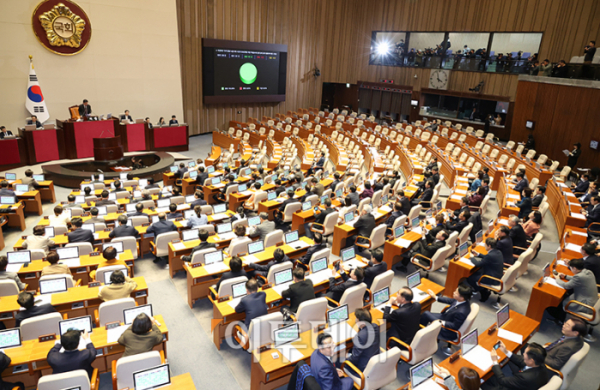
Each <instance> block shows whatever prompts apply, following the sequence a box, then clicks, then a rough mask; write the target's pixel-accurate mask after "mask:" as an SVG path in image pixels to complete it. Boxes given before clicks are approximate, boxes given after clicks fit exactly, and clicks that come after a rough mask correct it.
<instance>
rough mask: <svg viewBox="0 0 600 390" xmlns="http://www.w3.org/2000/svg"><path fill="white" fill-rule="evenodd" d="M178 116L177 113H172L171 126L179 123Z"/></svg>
mask: <svg viewBox="0 0 600 390" xmlns="http://www.w3.org/2000/svg"><path fill="white" fill-rule="evenodd" d="M178 124H179V122H178V121H177V117H176V116H175V115H171V120H170V121H169V126H173V125H178Z"/></svg>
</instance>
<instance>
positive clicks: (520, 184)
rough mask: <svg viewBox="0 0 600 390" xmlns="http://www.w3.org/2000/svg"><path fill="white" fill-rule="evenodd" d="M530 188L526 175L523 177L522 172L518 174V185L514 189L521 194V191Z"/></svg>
mask: <svg viewBox="0 0 600 390" xmlns="http://www.w3.org/2000/svg"><path fill="white" fill-rule="evenodd" d="M528 187H529V182H528V181H527V179H525V175H523V173H522V172H519V173H517V184H516V185H515V187H514V188H513V189H514V190H515V191H517V192H518V193H519V194H520V193H521V191H523V190H524V189H525V188H528Z"/></svg>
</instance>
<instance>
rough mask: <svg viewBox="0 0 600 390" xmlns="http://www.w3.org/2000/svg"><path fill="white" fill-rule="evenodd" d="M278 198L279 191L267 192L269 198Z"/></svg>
mask: <svg viewBox="0 0 600 390" xmlns="http://www.w3.org/2000/svg"><path fill="white" fill-rule="evenodd" d="M275 199H277V193H276V192H275V191H271V192H269V193H268V194H267V200H275Z"/></svg>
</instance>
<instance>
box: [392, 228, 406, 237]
mask: <svg viewBox="0 0 600 390" xmlns="http://www.w3.org/2000/svg"><path fill="white" fill-rule="evenodd" d="M403 235H404V226H396V229H394V238H398V237H402V236H403Z"/></svg>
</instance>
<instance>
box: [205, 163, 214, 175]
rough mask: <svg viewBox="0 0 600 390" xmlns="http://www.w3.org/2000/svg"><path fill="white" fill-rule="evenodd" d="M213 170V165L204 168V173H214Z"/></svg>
mask: <svg viewBox="0 0 600 390" xmlns="http://www.w3.org/2000/svg"><path fill="white" fill-rule="evenodd" d="M214 172H215V167H214V166H213V165H211V166H209V167H207V168H206V173H214Z"/></svg>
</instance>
